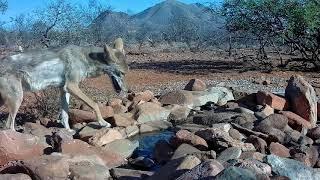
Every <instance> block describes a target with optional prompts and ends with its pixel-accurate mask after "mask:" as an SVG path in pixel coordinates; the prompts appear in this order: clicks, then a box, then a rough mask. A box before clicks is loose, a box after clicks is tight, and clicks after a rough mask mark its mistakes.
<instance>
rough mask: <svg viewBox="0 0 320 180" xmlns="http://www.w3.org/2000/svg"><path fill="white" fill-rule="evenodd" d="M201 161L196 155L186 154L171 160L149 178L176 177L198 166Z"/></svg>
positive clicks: (160, 179) (152, 179) (154, 179)
mask: <svg viewBox="0 0 320 180" xmlns="http://www.w3.org/2000/svg"><path fill="white" fill-rule="evenodd" d="M200 163H201V161H200V160H199V159H198V158H196V157H194V156H186V157H182V158H179V159H174V160H171V161H169V162H168V163H167V164H165V165H164V166H162V167H161V168H160V169H159V170H158V171H156V172H155V173H154V174H153V175H152V176H150V177H149V178H148V179H150V180H158V179H159V180H162V179H176V178H177V177H179V176H180V175H182V174H183V173H185V172H187V171H188V170H190V169H192V168H194V167H196V166H197V165H198V164H200Z"/></svg>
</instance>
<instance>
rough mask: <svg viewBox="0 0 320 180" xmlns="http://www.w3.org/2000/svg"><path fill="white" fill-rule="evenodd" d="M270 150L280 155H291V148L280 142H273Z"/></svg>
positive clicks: (285, 156)
mask: <svg viewBox="0 0 320 180" xmlns="http://www.w3.org/2000/svg"><path fill="white" fill-rule="evenodd" d="M269 151H270V153H271V154H275V155H277V156H279V157H284V158H287V157H290V150H289V149H288V148H286V147H285V146H283V145H282V144H279V143H273V142H272V143H271V144H270V146H269Z"/></svg>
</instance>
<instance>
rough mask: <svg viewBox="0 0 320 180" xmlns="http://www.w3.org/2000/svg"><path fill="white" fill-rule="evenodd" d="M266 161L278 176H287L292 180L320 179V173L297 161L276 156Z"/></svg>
mask: <svg viewBox="0 0 320 180" xmlns="http://www.w3.org/2000/svg"><path fill="white" fill-rule="evenodd" d="M265 161H266V163H268V164H269V165H270V166H271V168H272V172H273V173H274V174H276V175H278V176H286V177H288V178H290V179H291V180H304V179H305V180H313V179H314V180H316V179H320V172H319V171H317V170H314V169H312V168H310V167H307V166H305V165H304V164H303V163H301V162H299V161H296V160H292V159H287V158H281V157H278V156H276V155H268V156H266V158H265Z"/></svg>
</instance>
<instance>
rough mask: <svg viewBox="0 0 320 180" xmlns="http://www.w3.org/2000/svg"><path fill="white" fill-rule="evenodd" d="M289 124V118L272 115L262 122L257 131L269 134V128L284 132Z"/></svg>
mask: <svg viewBox="0 0 320 180" xmlns="http://www.w3.org/2000/svg"><path fill="white" fill-rule="evenodd" d="M287 124H288V118H287V117H286V116H284V115H281V114H272V115H270V116H268V117H267V118H265V119H264V120H262V121H261V122H260V123H259V124H258V125H257V126H256V127H255V129H256V130H258V131H261V132H263V133H268V129H269V128H276V129H279V130H284V128H285V127H286V126H287Z"/></svg>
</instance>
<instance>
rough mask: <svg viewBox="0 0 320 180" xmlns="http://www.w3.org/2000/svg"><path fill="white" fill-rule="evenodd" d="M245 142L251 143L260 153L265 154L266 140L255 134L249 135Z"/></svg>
mask: <svg viewBox="0 0 320 180" xmlns="http://www.w3.org/2000/svg"><path fill="white" fill-rule="evenodd" d="M246 142H247V143H252V144H253V146H254V147H255V148H256V150H257V151H258V152H260V153H262V154H266V148H267V147H268V145H267V142H266V141H265V140H263V139H261V138H259V137H257V136H254V135H251V136H249V137H248V138H247V140H246Z"/></svg>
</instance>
